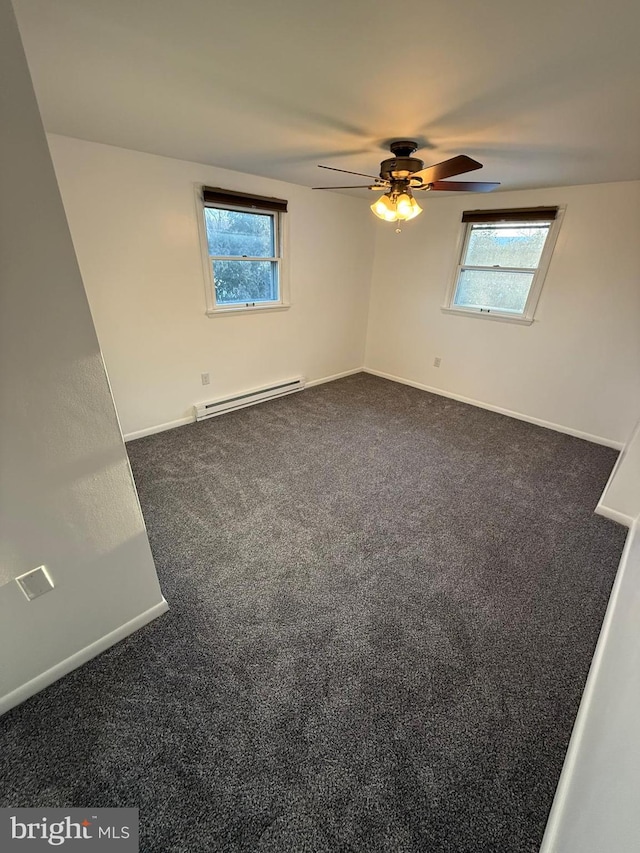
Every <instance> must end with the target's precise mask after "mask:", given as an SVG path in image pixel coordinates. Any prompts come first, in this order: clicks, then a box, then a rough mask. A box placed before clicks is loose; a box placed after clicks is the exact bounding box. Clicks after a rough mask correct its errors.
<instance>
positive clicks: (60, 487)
mask: <svg viewBox="0 0 640 853" xmlns="http://www.w3.org/2000/svg"><path fill="white" fill-rule="evenodd" d="M0 79H2V81H3V84H2V88H1V95H0V112H1V115H0V126H1V127H2V133H1V134H0V162H1V163H2V171H1V172H0V262H1V266H0V276H1V278H0V285H1V289H0V401H1V404H2V418H1V419H0V542H1V545H0V713H1V712H2V711H4V710H6V709H7V708H9V707H11V706H12V705H13V704H16V703H17V702H18V701H21V700H22V699H24V698H26V697H27V696H28V695H30V694H31V693H33V692H35V691H36V690H38V689H40V688H41V687H43V686H45V685H46V684H47V683H50V682H51V681H53V680H55V678H57V677H59V676H60V675H62V674H63V673H64V672H65V671H68V670H69V669H71V668H73V667H74V666H75V665H77V664H78V663H80V662H81V661H82V660H85V659H87V658H88V657H90V656H92V655H93V654H95V653H97V652H98V651H100V650H101V649H102V648H104V647H105V646H106V645H109V644H110V643H112V642H114V641H115V640H116V639H118V638H119V637H121V636H123V635H124V634H126V633H129V632H130V630H131V629H132V627H134V625H138V624H141V623H143V622H144V621H148V619H149V618H151V617H152V616H153V615H157V614H158V613H159V612H162V610H164V609H166V605H165V604H164V600H163V598H162V595H161V592H160V588H159V586H158V581H157V578H156V573H155V569H154V565H153V560H152V557H151V552H150V549H149V543H148V540H147V536H146V532H145V528H144V523H143V520H142V515H141V512H140V508H139V505H138V501H137V495H136V492H135V488H134V486H133V481H132V477H131V472H130V469H129V465H128V460H127V456H126V453H125V449H124V445H123V443H122V438H121V435H120V431H119V428H118V423H117V420H116V415H115V411H114V407H113V401H112V399H111V395H110V393H109V386H108V382H107V378H106V375H105V371H104V367H103V363H102V358H101V355H100V350H99V348H98V341H97V338H96V335H95V330H94V327H93V323H92V320H91V314H90V312H89V307H88V305H87V300H86V296H85V292H84V289H83V285H82V279H81V278H80V273H79V271H78V266H77V262H76V259H75V255H74V252H73V246H72V243H71V238H70V235H69V231H68V227H67V222H66V219H65V214H64V210H63V207H62V202H61V199H60V195H59V193H58V188H57V185H56V179H55V174H54V171H53V166H52V163H51V158H50V156H49V150H48V147H47V140H46V137H45V134H44V130H43V128H42V124H41V121H40V115H39V112H38V107H37V104H36V100H35V96H34V93H33V89H32V86H31V80H30V77H29V71H28V69H27V64H26V61H25V59H24V54H23V52H22V47H21V44H20V38H19V35H18V30H17V27H16V25H15V21H14V18H13V11H12V8H11V3H10V2H9V0H0ZM41 564H46V566H47V567H48V569H49V572H50V574H51V576H52V578H53V580H54V583H55V589H53V590H52V591H50V592H48V593H46V594H45V595H43V596H42V597H40V598H37V599H35V600H34V601H32V602H29V601H27V599H26V598H25V597H24V595H23V594H22V592H21V591H20V589H19V587H18V585H17V584H16V583H15V581H14V580H13V579H14V578H15V577H16V576H17V575H20V574H22V573H24V572H26V571H28V570H30V569H33V568H35V567H37V566H39V565H41Z"/></svg>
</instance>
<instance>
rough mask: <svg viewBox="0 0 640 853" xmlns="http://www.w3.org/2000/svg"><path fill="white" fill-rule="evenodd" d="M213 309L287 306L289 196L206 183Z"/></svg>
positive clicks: (204, 231) (205, 235)
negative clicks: (285, 267) (286, 198)
mask: <svg viewBox="0 0 640 853" xmlns="http://www.w3.org/2000/svg"><path fill="white" fill-rule="evenodd" d="M201 205H202V227H201V237H202V243H203V260H204V261H205V262H206V284H207V313H208V314H218V313H226V312H230V311H247V310H256V309H265V308H284V307H287V302H286V287H285V280H284V271H283V245H284V234H283V231H284V217H285V214H286V211H287V202H286V201H284V200H283V199H277V198H267V197H265V196H254V195H247V194H244V193H237V192H234V191H232V190H222V189H219V188H215V187H203V188H202V196H201Z"/></svg>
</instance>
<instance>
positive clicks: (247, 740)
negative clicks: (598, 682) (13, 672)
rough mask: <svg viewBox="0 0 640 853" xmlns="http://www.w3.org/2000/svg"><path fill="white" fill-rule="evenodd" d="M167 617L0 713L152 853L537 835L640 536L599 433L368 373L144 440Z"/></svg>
mask: <svg viewBox="0 0 640 853" xmlns="http://www.w3.org/2000/svg"><path fill="white" fill-rule="evenodd" d="M129 453H130V457H131V462H132V466H133V470H134V473H135V477H136V481H137V484H138V488H139V492H140V499H141V502H142V506H143V510H144V514H145V518H146V521H147V525H148V528H149V537H150V540H151V544H152V547H153V552H154V555H155V559H156V563H157V567H158V572H159V575H160V579H161V583H162V586H163V589H164V592H165V596H166V598H167V599H168V601H169V603H170V605H171V611H170V612H169V613H168V614H167V615H166V616H163V617H162V618H161V619H159V620H157V621H156V622H154V623H153V624H151V625H150V626H148V627H147V628H145V629H143V630H142V631H140V632H138V633H137V634H135V635H134V636H132V637H130V638H128V639H127V640H126V641H124V642H123V643H121V644H119V645H118V646H117V647H115V648H113V649H111V650H109V651H108V652H106V653H104V654H103V655H101V656H100V657H99V658H98V659H96V660H94V661H92V662H91V663H89V664H88V665H86V666H85V667H83V668H82V669H81V670H79V671H76V672H74V673H72V674H71V675H69V676H67V677H66V678H64V679H63V680H61V681H60V682H58V683H57V684H55V685H53V686H52V687H50V688H49V689H47V690H45V691H44V692H43V693H41V694H39V695H38V696H36V697H34V698H33V699H31V700H29V701H28V702H26V703H25V704H24V705H22V706H20V707H18V708H16V709H14V710H13V711H12V712H10V713H9V714H7V715H6V716H5V717H3V718H2V719H0V805H13V806H36V805H38V806H72V805H76V806H84V805H92V806H116V805H123V806H138V807H139V808H140V817H141V831H142V844H141V850H142V851H145V853H178V851H179V852H180V853H213V851H259V853H289V852H290V851H291V853H335V851H341V852H342V851H344V853H347V851H349V853H356V851H357V853H378V851H380V853H382V851H385V853H387V851H389V853H445V851H446V853H485V851H486V853H489V851H491V853H511V851H513V853H534V851H537V850H538V847H539V844H540V841H541V838H542V833H543V830H544V825H545V821H546V818H547V813H548V810H549V808H550V805H551V800H552V797H553V793H554V789H555V786H556V783H557V779H558V775H559V773H560V768H561V766H562V761H563V758H564V752H565V749H566V746H567V742H568V739H569V735H570V732H571V727H572V723H573V720H574V717H575V714H576V710H577V707H578V703H579V699H580V694H581V691H582V688H583V685H584V681H585V678H586V675H587V671H588V668H589V663H590V659H591V656H592V653H593V649H594V646H595V642H596V639H597V636H598V631H599V627H600V624H601V622H602V618H603V615H604V611H605V606H606V602H607V597H608V594H609V591H610V588H611V584H612V582H613V577H614V573H615V571H616V568H617V563H618V560H619V557H620V553H621V550H622V546H623V541H624V537H625V533H626V531H625V530H624V529H623V528H621V527H619V526H617V525H615V524H614V523H612V522H610V521H607V520H605V519H603V518H601V517H598V516H595V515H593V509H594V507H595V504H596V502H597V500H598V497H599V495H600V492H601V491H602V488H603V487H604V484H605V482H606V479H607V476H608V474H609V472H610V470H611V468H612V466H613V463H614V461H615V456H616V454H615V452H614V451H612V450H609V449H607V448H603V447H599V446H597V445H594V444H589V443H587V442H584V441H581V440H578V439H574V438H570V437H568V436H565V435H561V434H558V433H554V432H551V431H548V430H544V429H541V428H538V427H535V426H531V425H530V424H526V423H523V422H520V421H516V420H511V419H509V418H506V417H502V416H501V415H497V414H493V413H490V412H486V411H482V410H480V409H476V408H473V407H471V406H466V405H464V404H462V403H457V402H454V401H451V400H447V399H445V398H442V397H437V396H433V395H430V394H426V393H424V392H422V391H418V390H415V389H412V388H408V387H405V386H402V385H398V384H394V383H391V382H387V381H385V380H382V379H378V378H375V377H372V376H367V375H357V376H353V377H349V378H347V379H343V380H340V381H338V382H334V383H332V384H329V385H323V386H319V387H317V388H313V389H309V390H308V391H305V392H303V393H301V394H298V395H294V396H292V397H288V398H285V399H282V400H278V401H274V402H271V403H265V404H262V405H260V406H256V407H254V408H251V409H245V410H244V411H241V412H237V413H234V414H230V415H225V416H224V417H221V418H217V419H213V420H211V421H207V422H204V423H201V424H194V425H190V426H186V427H182V428H180V429H176V430H173V431H171V432H165V433H161V434H159V435H155V436H152V437H149V438H145V439H140V440H138V441H136V442H133V443H132V444H130V445H129Z"/></svg>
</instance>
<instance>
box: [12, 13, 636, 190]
mask: <svg viewBox="0 0 640 853" xmlns="http://www.w3.org/2000/svg"><path fill="white" fill-rule="evenodd" d="M14 6H15V9H16V14H17V17H18V23H19V25H20V30H21V32H22V36H23V39H24V43H25V49H26V52H27V57H28V60H29V64H30V66H31V70H32V74H33V78H34V83H35V87H36V92H37V95H38V98H39V101H40V106H41V109H42V113H43V118H44V123H45V127H46V129H47V130H48V131H51V132H54V133H61V134H65V135H68V136H75V137H79V138H81V139H88V140H93V141H97V142H105V143H108V144H111V145H119V146H123V147H125V148H133V149H136V150H139V151H147V152H151V153H155V154H163V155H166V156H169V157H177V158H181V159H185V160H193V161H196V162H201V163H209V164H212V165H216V166H223V167H226V168H230V169H237V170H239V171H241V172H249V173H252V174H256V175H264V176H267V177H274V178H280V179H283V180H286V181H292V182H294V183H299V184H303V185H307V186H318V185H332V186H335V185H341V184H344V183H347V184H350V183H360V181H359V179H355V180H353V181H352V180H351V179H350V178H349V176H345V175H340V174H339V173H338V172H335V173H331V172H327V171H324V170H320V169H318V168H317V164H318V163H324V164H327V165H332V166H337V167H339V168H343V169H352V170H355V171H359V172H367V173H370V174H374V175H375V174H377V172H378V169H379V162H380V160H381V159H382V158H383V157H384V156H386V154H387V153H388V152H387V148H386V145H385V143H386V142H387V141H388V140H389V139H393V138H409V139H417V140H419V141H420V143H421V149H420V152H419V154H418V156H420V157H421V158H422V159H423V160H425V163H426V164H427V165H429V164H430V163H435V162H438V161H440V160H443V159H445V158H447V157H450V156H453V155H455V154H468V155H470V156H472V157H475V158H476V159H478V160H480V161H481V162H482V163H484V165H485V168H484V169H483V170H482V171H481V172H475V173H473V174H472V175H470V176H469V178H470V179H472V180H473V179H477V180H488V181H501V182H502V187H503V188H507V189H516V188H525V187H545V186H557V185H571V184H584V183H598V182H602V181H622V180H630V179H637V178H640V97H639V92H638V83H639V82H640V49H639V48H638V41H639V36H640V3H638V0H607V2H605V0H537V2H531V0H529V2H523V1H522V0H484V2H481V0H386V2H380V0H321V2H317V0H314V2H311V0H179V2H178V0H53V2H52V0H14ZM345 178H346V180H345ZM357 192H361V193H362V194H363V195H367V191H366V190H362V191H357ZM356 194H357V193H356Z"/></svg>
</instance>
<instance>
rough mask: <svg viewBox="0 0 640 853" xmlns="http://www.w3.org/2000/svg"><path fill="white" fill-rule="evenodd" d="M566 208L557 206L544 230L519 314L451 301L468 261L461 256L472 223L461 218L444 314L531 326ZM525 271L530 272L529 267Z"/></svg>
mask: <svg viewBox="0 0 640 853" xmlns="http://www.w3.org/2000/svg"><path fill="white" fill-rule="evenodd" d="M565 210H566V206H565V207H559V208H558V212H557V214H556V218H555V219H554V220H553V222H552V223H551V227H550V228H549V233H548V234H547V239H546V241H545V244H544V249H543V250H542V254H541V255H540V263H539V264H538V268H537V270H536V271H535V274H534V276H533V281H532V282H531V287H530V289H529V295H528V297H527V302H526V305H525V307H524V311H523V312H522V314H511V313H510V312H508V311H493V310H492V311H489V310H486V309H482V308H468V307H464V306H459V305H454V304H453V300H454V298H455V295H456V289H457V287H458V278H459V276H460V270H461V269H462V268H463V267H465V266H468V265H467V264H463V263H462V259H463V257H464V253H465V251H466V248H467V243H468V241H469V235H470V233H471V225H472V224H474V223H471V222H463V223H462V228H461V229H460V232H459V234H458V240H457V243H456V263H455V267H454V269H453V274H452V276H451V278H450V281H449V285H448V287H447V292H446V296H445V302H444V304H443V305H442V307H441V309H440V310H441V311H442V312H443V313H444V314H459V315H460V314H462V315H464V316H465V317H479V318H480V319H482V320H494V321H495V320H497V321H498V322H500V323H519V324H520V325H521V326H522V325H524V326H530V325H531V324H532V323H533V322H534V319H535V313H536V309H537V307H538V302H539V300H540V295H541V294H542V286H543V284H544V281H545V278H546V276H547V272H548V270H549V265H550V264H551V258H552V256H553V250H554V249H555V245H556V241H557V239H558V234H559V232H560V224H561V222H562V219H563V217H564V212H565ZM490 212H491V211H490V210H487V213H490ZM487 269H491V267H487ZM501 269H503V270H504V271H505V272H507V271H508V270H509V269H513V270H514V271H515V272H527V270H526V269H525V267H513V268H508V267H502V268H501ZM528 271H529V272H531V271H532V270H528Z"/></svg>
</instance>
